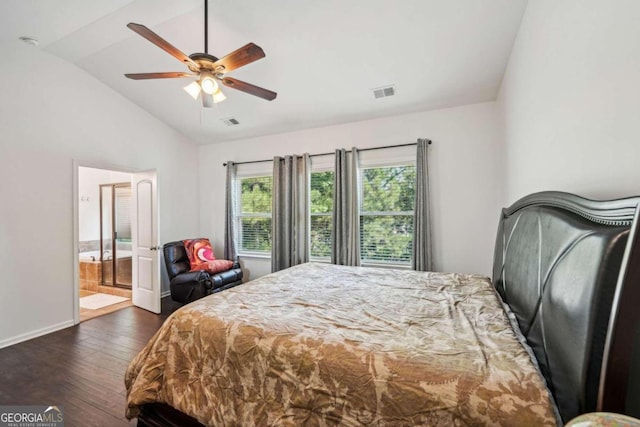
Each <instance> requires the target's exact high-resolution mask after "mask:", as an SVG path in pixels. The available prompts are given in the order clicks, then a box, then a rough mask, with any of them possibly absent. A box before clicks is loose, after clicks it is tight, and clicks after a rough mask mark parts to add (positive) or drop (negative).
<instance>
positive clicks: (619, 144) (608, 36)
mask: <svg viewBox="0 0 640 427" xmlns="http://www.w3.org/2000/svg"><path fill="white" fill-rule="evenodd" d="M498 104H499V108H500V109H501V110H502V115H503V118H504V131H505V134H504V138H505V141H506V176H507V179H506V181H507V197H508V200H509V201H510V202H512V201H515V200H516V199H517V198H519V197H521V196H523V195H525V194H527V193H530V192H533V191H540V190H563V191H569V192H574V193H577V194H581V195H584V196H587V197H591V198H613V197H620V196H630V195H635V194H640V167H638V159H640V120H639V119H640V116H639V112H640V2H639V1H637V0H611V1H605V0H535V1H530V2H529V4H528V6H527V10H526V12H525V15H524V18H523V21H522V25H521V28H520V31H519V34H518V36H517V39H516V42H515V44H514V48H513V51H512V54H511V58H510V61H509V64H508V68H507V72H506V74H505V77H504V79H503V84H502V87H501V91H500V95H499V99H498Z"/></svg>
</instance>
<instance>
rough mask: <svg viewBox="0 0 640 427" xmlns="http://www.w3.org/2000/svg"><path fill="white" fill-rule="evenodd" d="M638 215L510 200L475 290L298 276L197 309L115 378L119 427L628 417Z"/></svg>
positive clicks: (633, 376)
mask: <svg viewBox="0 0 640 427" xmlns="http://www.w3.org/2000/svg"><path fill="white" fill-rule="evenodd" d="M639 201H640V199H639V198H626V199H619V200H612V201H605V202H598V201H591V200H587V199H582V198H580V197H577V196H575V195H571V194H567V193H559V192H543V193H536V194H533V195H530V196H527V197H525V198H523V199H521V200H519V201H518V202H516V203H515V204H514V205H512V206H510V207H508V208H505V209H503V211H502V213H501V215H500V221H499V227H498V233H497V239H496V246H495V253H494V271H493V279H492V280H489V279H488V278H484V277H481V276H477V275H470V274H452V273H436V272H427V273H425V272H413V271H407V270H389V269H376V268H360V267H343V266H332V265H326V264H315V263H309V264H304V265H300V266H296V267H293V268H290V269H287V270H283V271H281V272H278V273H274V274H271V275H267V276H264V277H262V278H259V279H257V280H254V281H251V282H249V283H246V284H244V285H243V286H239V287H236V288H234V289H231V290H228V291H225V292H222V293H219V294H216V295H212V296H209V297H206V298H203V299H201V300H198V301H196V302H194V303H192V304H189V305H188V306H185V307H183V308H182V309H180V310H178V311H176V312H175V313H174V314H173V315H172V316H170V317H169V318H168V319H167V321H166V322H165V323H164V325H163V326H162V327H161V329H160V330H159V331H158V332H157V333H156V334H155V336H154V337H153V338H152V339H151V340H150V342H149V343H148V344H147V346H146V347H145V348H144V349H143V350H142V351H141V352H140V354H139V355H138V356H137V357H136V358H135V359H134V360H133V361H132V362H131V364H130V366H129V368H128V370H127V373H126V378H125V383H126V386H127V404H128V406H127V417H129V418H133V417H138V423H139V425H141V426H145V425H149V426H161V425H162V426H164V425H169V426H190V425H194V426H196V425H214V426H223V425H224V426H226V425H242V426H251V425H256V426H263V425H273V426H289V425H291V426H296V425H317V426H323V425H327V426H329V425H377V426H401V425H407V426H410V425H441V426H445V425H461V426H464V425H536V426H544V425H558V424H561V423H562V422H567V421H568V420H570V419H571V418H573V417H575V416H576V415H578V414H581V413H585V412H590V411H594V410H608V411H614V412H624V413H628V414H631V415H637V411H638V410H639V408H640V402H638V397H637V395H638V394H637V393H634V391H635V390H636V387H637V384H638V383H639V382H637V377H638V375H640V374H639V373H638V371H640V369H638V368H639V367H638V366H637V365H638V362H637V360H638V357H634V356H635V351H636V348H635V347H636V346H635V341H636V336H637V335H639V334H638V330H639V328H638V318H639V317H640V313H637V311H638V310H636V309H635V305H636V304H635V301H640V295H639V294H640V289H639V288H640V286H639V285H640V253H639V252H638V249H637V248H638V244H637V243H638V242H637V241H638V239H639V237H638V234H637V233H636V227H637V223H638V220H637V206H638V202H639ZM634 361H635V362H634Z"/></svg>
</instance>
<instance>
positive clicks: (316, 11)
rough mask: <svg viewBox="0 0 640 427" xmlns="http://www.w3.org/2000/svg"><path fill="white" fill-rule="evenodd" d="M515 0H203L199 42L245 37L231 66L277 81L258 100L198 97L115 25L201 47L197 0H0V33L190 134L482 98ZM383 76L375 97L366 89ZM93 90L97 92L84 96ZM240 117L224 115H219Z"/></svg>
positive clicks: (158, 54) (257, 79)
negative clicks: (241, 62) (240, 56)
mask: <svg viewBox="0 0 640 427" xmlns="http://www.w3.org/2000/svg"><path fill="white" fill-rule="evenodd" d="M525 7H526V0H401V1H391V0H304V1H300V0H233V1H228V0H226V1H222V0H210V2H209V53H211V54H213V55H215V56H217V57H222V56H224V55H226V54H227V53H229V52H231V51H233V50H235V49H237V48H239V47H241V46H243V45H245V44H246V43H249V42H254V43H256V44H257V45H259V46H260V47H262V49H263V50H264V52H265V53H266V57H265V58H264V59H261V60H259V61H257V62H255V63H252V64H249V65H247V66H245V67H243V68H240V69H238V70H236V71H234V72H232V73H230V75H231V76H233V77H235V78H238V79H241V80H244V81H247V82H250V83H253V84H256V85H258V86H261V87H265V88H267V89H271V90H273V91H276V92H277V93H278V97H277V99H276V100H274V101H271V102H269V101H265V100H262V99H260V98H257V97H253V96H250V95H247V94H245V93H243V92H239V91H236V90H233V89H229V88H225V87H223V91H224V92H225V94H226V96H227V100H226V101H224V102H221V103H218V104H215V106H214V108H210V109H204V108H203V107H202V105H201V103H200V102H197V101H194V100H193V99H192V98H191V97H190V96H189V95H188V94H187V93H186V92H185V91H184V90H182V88H183V87H184V86H186V84H188V83H189V82H190V81H189V80H187V79H162V80H144V81H134V80H130V79H127V78H125V77H124V74H125V73H142V72H159V71H187V69H186V67H185V66H184V65H183V64H182V63H180V62H179V61H178V60H176V59H175V58H173V57H172V56H170V55H168V54H167V53H166V52H164V51H162V50H161V49H159V48H158V47H156V46H154V45H152V44H151V43H149V42H148V41H147V40H145V39H143V38H142V37H140V36H138V35H137V34H135V33H133V32H132V31H130V30H129V29H128V28H126V24H127V23H129V22H137V23H140V24H143V25H146V26H147V27H149V28H150V29H151V30H153V31H154V32H156V33H157V34H158V35H160V36H161V37H163V38H164V39H165V40H167V41H168V42H170V43H171V44H173V45H174V46H175V47H177V48H178V49H180V50H181V51H183V52H184V53H186V54H187V55H188V54H191V53H194V52H202V51H203V50H204V30H203V27H204V2H203V0H181V1H175V0H92V1H86V0H57V1H51V0H3V1H2V2H0V40H4V39H15V38H17V37H19V36H31V37H35V38H37V39H38V40H39V41H40V45H39V46H38V49H42V50H44V51H47V52H49V53H51V54H53V55H56V56H59V57H61V58H63V59H65V60H67V61H70V62H72V63H74V64H76V65H77V66H78V67H80V68H82V69H84V70H86V71H87V72H88V73H90V74H91V75H93V76H94V77H95V78H96V79H98V80H100V81H102V82H103V83H105V84H106V85H108V86H110V87H111V88H113V90H115V91H117V92H119V93H121V94H122V95H123V96H125V97H127V98H128V99H130V100H131V101H132V102H134V103H136V104H137V105H139V106H140V107H141V108H143V109H144V110H146V111H148V112H149V113H151V114H153V115H154V116H156V117H157V118H158V119H160V120H162V121H163V122H165V123H167V124H168V125H170V126H172V127H173V128H175V129H177V130H178V131H180V132H182V133H184V134H185V135H187V136H189V137H190V138H191V139H192V140H194V141H195V142H197V143H200V144H209V143H215V142H220V141H228V140H233V139H239V138H245V137H252V136H258V135H265V134H273V133H280V132H287V131H293V130H299V129H303V128H310V127H318V126H325V125H332V124H337V123H345V122H352V121H357V120H365V119H370V118H375V117H381V116H387V115H397V114H403V113H408V112H413V111H421V110H428V109H437V108H445V107H451V106H457V105H464V104H471V103H476V102H483V101H491V100H494V99H495V98H496V96H497V92H498V89H499V86H500V82H501V79H502V76H503V74H504V71H505V67H506V64H507V61H508V58H509V54H510V52H511V47H512V45H513V42H514V39H515V36H516V34H517V31H518V27H519V25H520V20H521V17H522V15H523V13H524V9H525ZM387 85H394V86H395V89H396V95H395V96H392V97H385V98H380V99H375V98H374V96H373V94H372V91H371V90H372V89H374V88H378V87H382V86H387ZM96 102H99V100H96ZM228 117H234V118H236V119H237V120H238V121H239V122H240V124H239V125H237V126H227V125H226V124H225V123H223V121H222V120H221V119H224V118H228Z"/></svg>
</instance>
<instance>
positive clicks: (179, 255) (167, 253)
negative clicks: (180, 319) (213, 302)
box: [163, 241, 242, 304]
mask: <svg viewBox="0 0 640 427" xmlns="http://www.w3.org/2000/svg"><path fill="white" fill-rule="evenodd" d="M163 253H164V263H165V265H166V267H167V273H168V274H169V280H171V283H170V286H169V287H170V290H171V299H173V300H174V301H178V302H181V303H184V304H186V303H190V302H192V301H195V300H197V299H199V298H202V297H204V296H207V295H209V294H212V293H215V292H219V291H223V290H225V289H229V288H232V287H234V286H237V285H239V284H241V283H242V269H241V268H240V264H239V263H238V261H237V260H236V261H235V262H234V263H233V266H232V267H231V269H230V270H227V271H223V272H220V273H216V274H209V273H208V272H206V271H189V270H191V264H190V263H189V257H188V256H187V251H186V250H185V248H184V244H183V243H182V241H177V242H170V243H167V244H165V245H164V247H163Z"/></svg>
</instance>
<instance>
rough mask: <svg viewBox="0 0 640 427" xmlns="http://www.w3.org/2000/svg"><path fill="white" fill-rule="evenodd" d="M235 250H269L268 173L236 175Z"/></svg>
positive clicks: (269, 195) (269, 190) (269, 204)
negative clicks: (245, 175) (249, 175)
mask: <svg viewBox="0 0 640 427" xmlns="http://www.w3.org/2000/svg"><path fill="white" fill-rule="evenodd" d="M237 185H238V191H237V192H236V194H237V195H238V196H239V197H237V200H238V207H237V221H238V223H237V229H238V230H237V231H238V251H240V252H264V253H271V187H272V178H271V176H254V177H245V178H238V180H237Z"/></svg>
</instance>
